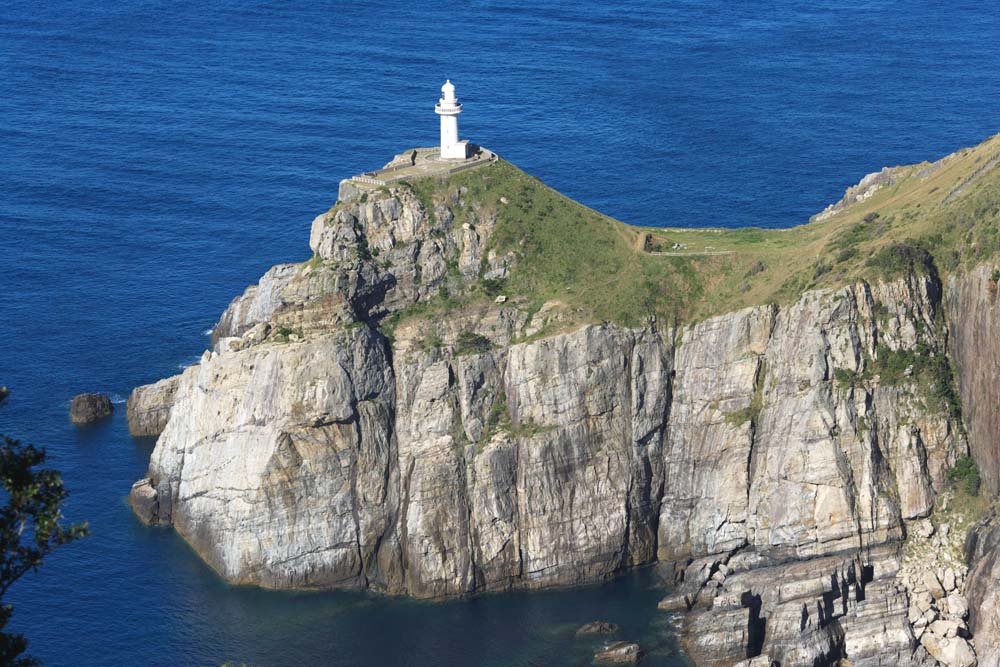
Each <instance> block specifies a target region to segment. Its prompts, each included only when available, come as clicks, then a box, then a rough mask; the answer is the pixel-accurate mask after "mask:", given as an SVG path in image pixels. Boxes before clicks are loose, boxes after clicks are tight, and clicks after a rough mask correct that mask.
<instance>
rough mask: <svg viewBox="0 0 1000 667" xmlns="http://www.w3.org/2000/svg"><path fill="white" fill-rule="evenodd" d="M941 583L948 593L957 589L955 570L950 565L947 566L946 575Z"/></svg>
mask: <svg viewBox="0 0 1000 667" xmlns="http://www.w3.org/2000/svg"><path fill="white" fill-rule="evenodd" d="M941 585H942V586H943V587H944V590H945V591H946V592H948V593H951V592H952V591H953V590H955V570H953V569H951V568H950V567H949V568H945V571H944V577H942V578H941Z"/></svg>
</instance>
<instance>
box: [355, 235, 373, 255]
mask: <svg viewBox="0 0 1000 667" xmlns="http://www.w3.org/2000/svg"><path fill="white" fill-rule="evenodd" d="M354 252H355V254H356V255H357V258H358V259H360V260H362V261H365V260H369V259H371V258H372V251H371V250H370V249H369V248H368V238H367V237H364V236H362V237H361V238H360V239H358V245H357V247H356V248H355V250H354Z"/></svg>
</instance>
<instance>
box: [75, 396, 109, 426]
mask: <svg viewBox="0 0 1000 667" xmlns="http://www.w3.org/2000/svg"><path fill="white" fill-rule="evenodd" d="M113 410H114V406H112V405H111V399H110V398H108V397H107V395H105V394H78V395H77V396H74V397H73V402H72V403H70V405H69V418H70V420H72V422H73V423H74V424H89V423H90V422H93V421H97V420H98V419H101V418H102V417H107V416H108V415H110V414H111V412H112V411H113Z"/></svg>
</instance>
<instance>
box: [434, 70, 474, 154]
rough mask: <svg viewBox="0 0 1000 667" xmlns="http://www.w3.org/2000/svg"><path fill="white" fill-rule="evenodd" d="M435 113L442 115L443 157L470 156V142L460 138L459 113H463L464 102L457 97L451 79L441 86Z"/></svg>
mask: <svg viewBox="0 0 1000 667" xmlns="http://www.w3.org/2000/svg"><path fill="white" fill-rule="evenodd" d="M434 113H436V114H437V115H439V116H441V157H442V158H444V159H446V160H464V159H466V158H467V157H469V142H468V141H459V140H458V114H460V113H462V103H461V102H459V101H458V98H457V97H455V85H454V84H453V83H452V82H451V80H450V79H449V80H448V81H445V82H444V85H443V86H441V99H440V100H438V103H437V104H436V105H435V106H434Z"/></svg>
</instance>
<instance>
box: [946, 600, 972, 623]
mask: <svg viewBox="0 0 1000 667" xmlns="http://www.w3.org/2000/svg"><path fill="white" fill-rule="evenodd" d="M944 604H945V606H946V607H947V614H948V615H949V616H951V617H952V618H954V619H958V620H961V619H963V618H965V617H966V616H968V615H969V603H968V602H967V601H966V599H965V597H963V596H962V595H959V594H958V593H952V594H951V595H949V596H948V597H946V598H945V599H944Z"/></svg>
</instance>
